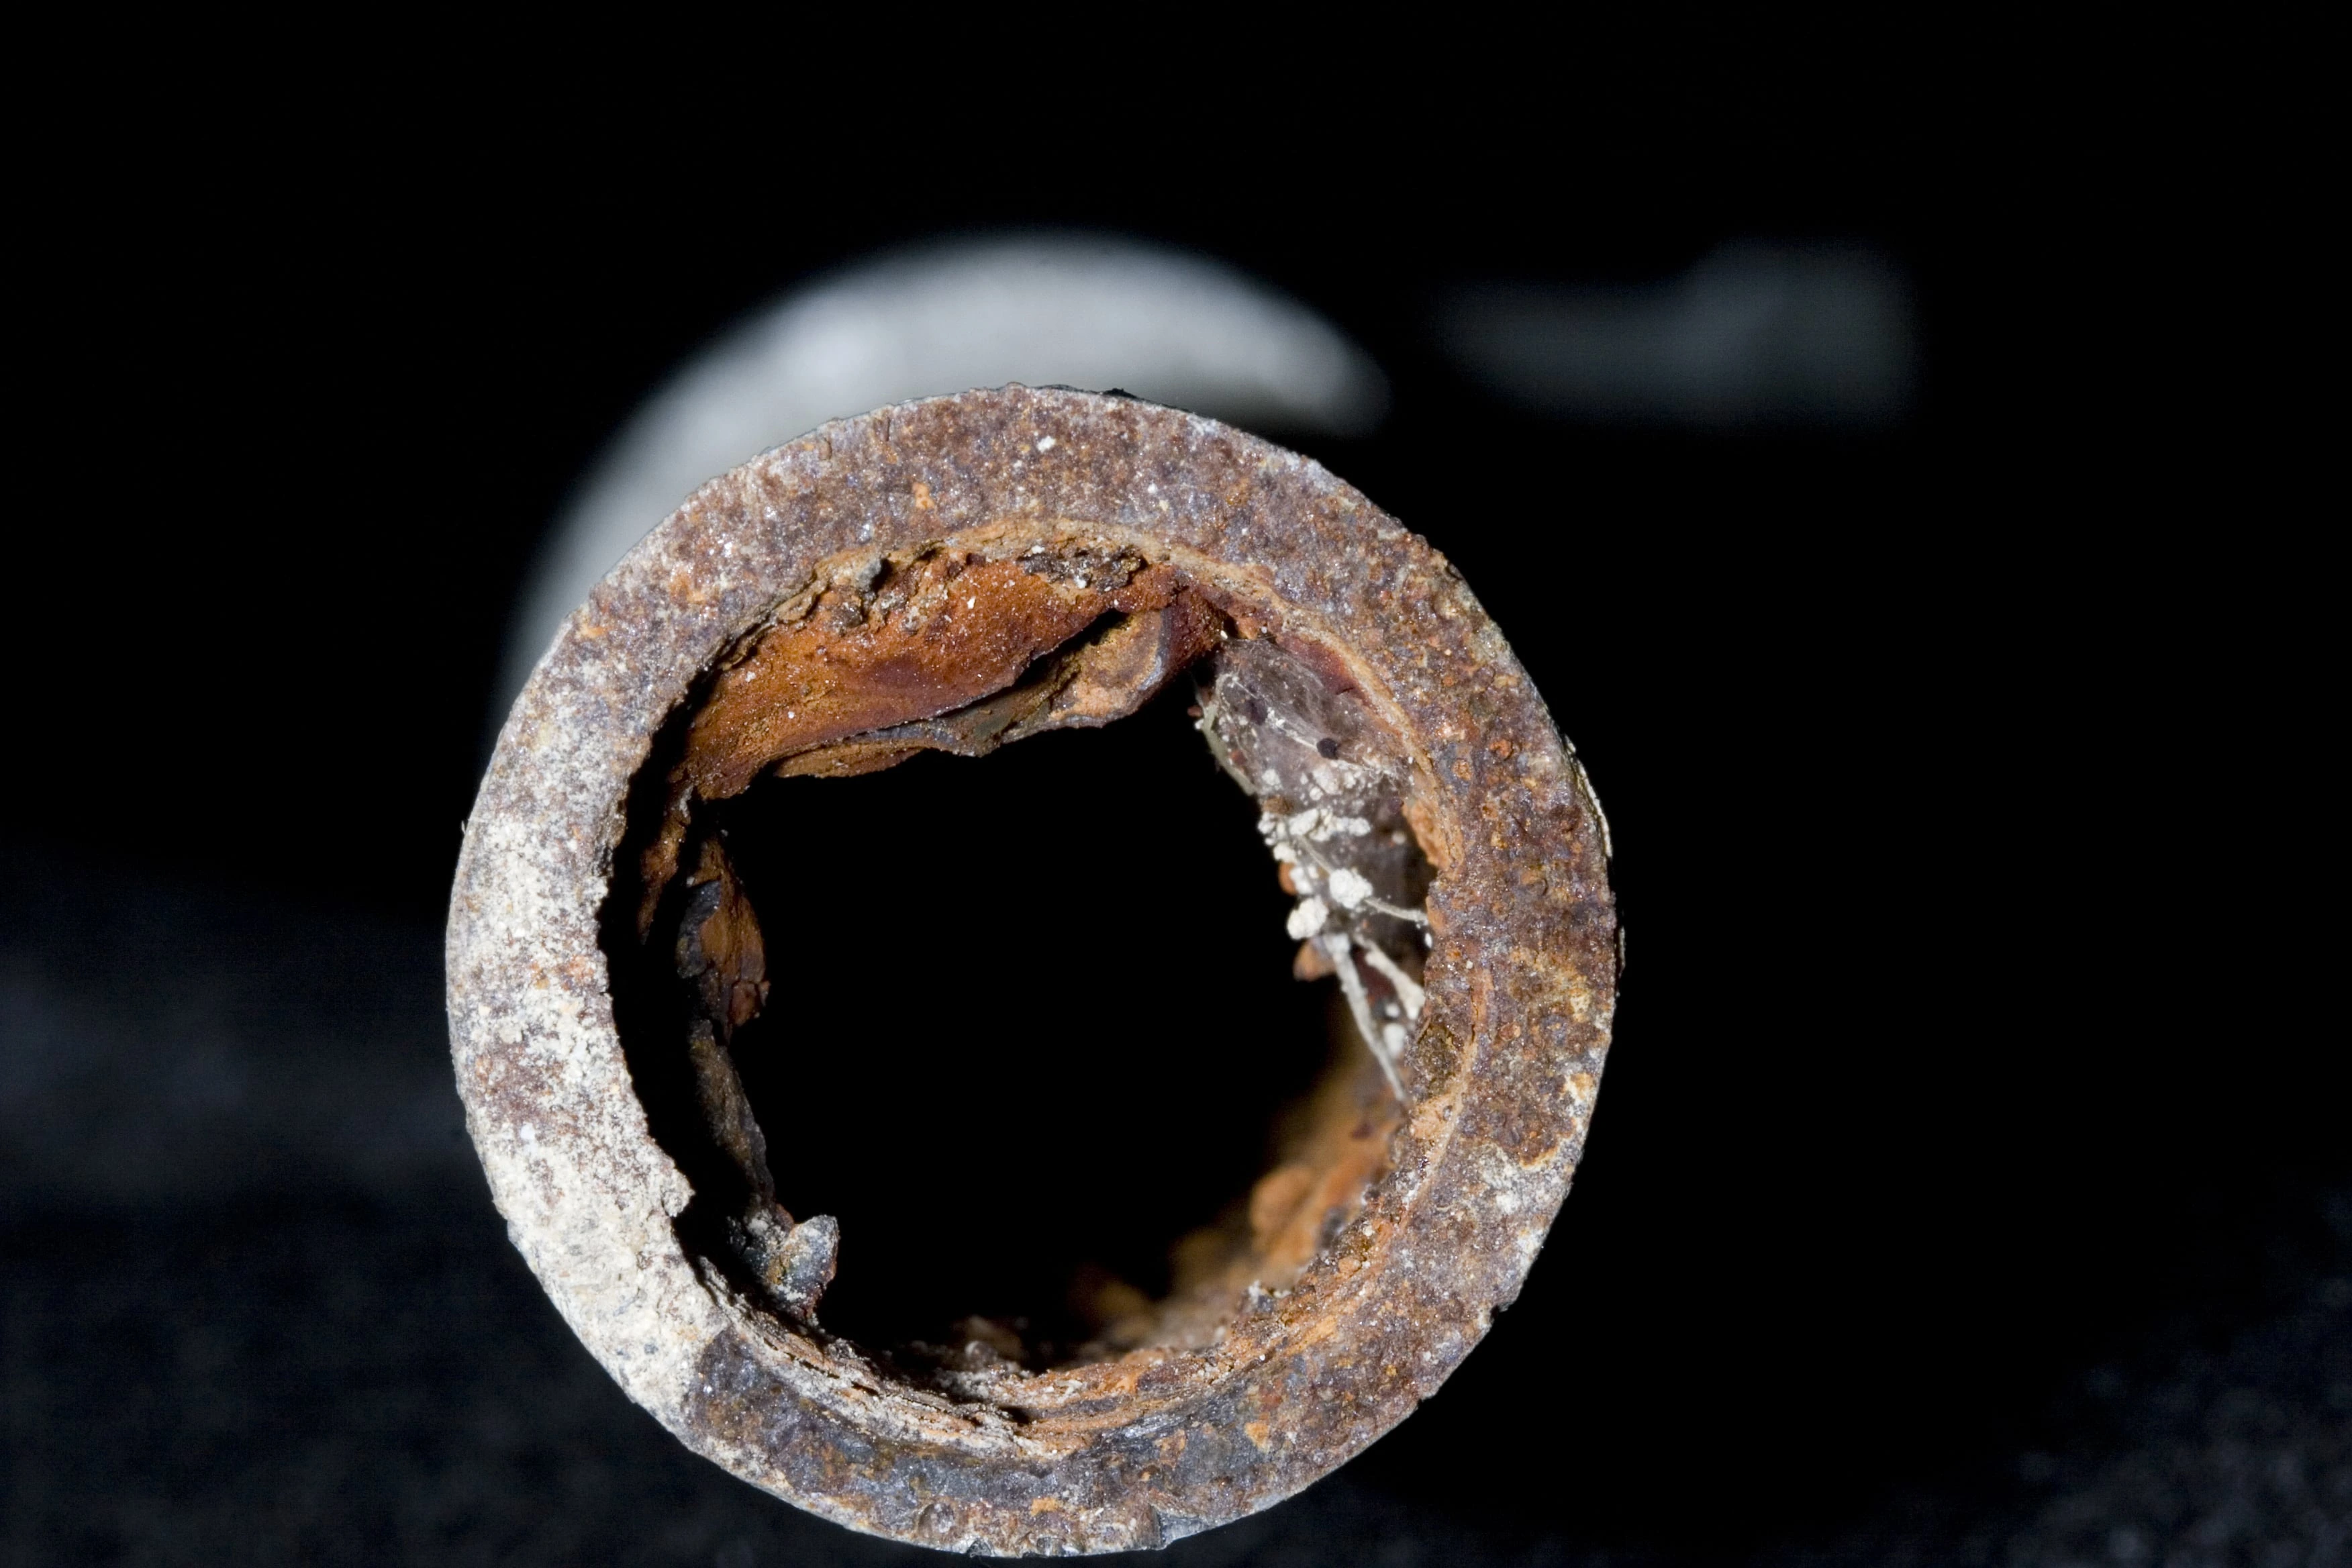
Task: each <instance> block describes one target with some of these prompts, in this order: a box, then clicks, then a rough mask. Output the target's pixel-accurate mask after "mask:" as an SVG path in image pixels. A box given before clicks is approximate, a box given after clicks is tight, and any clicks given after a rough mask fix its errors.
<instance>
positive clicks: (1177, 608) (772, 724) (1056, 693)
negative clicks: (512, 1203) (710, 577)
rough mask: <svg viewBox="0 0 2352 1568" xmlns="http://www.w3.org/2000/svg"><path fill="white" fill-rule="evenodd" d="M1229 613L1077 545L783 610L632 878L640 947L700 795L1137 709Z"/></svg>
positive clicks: (694, 729)
mask: <svg viewBox="0 0 2352 1568" xmlns="http://www.w3.org/2000/svg"><path fill="white" fill-rule="evenodd" d="M1225 627H1226V622H1225V619H1224V617H1223V616H1222V615H1221V614H1220V613H1219V612H1218V611H1217V610H1216V609H1215V608H1213V606H1212V605H1210V604H1209V603H1208V602H1207V600H1206V599H1205V598H1203V597H1202V595H1200V594H1198V593H1196V592H1194V591H1193V589H1192V585H1191V584H1188V583H1186V581H1185V580H1184V578H1183V577H1182V575H1181V574H1179V573H1177V572H1176V571H1175V570H1173V569H1172V568H1171V567H1169V566H1166V565H1146V564H1144V563H1142V562H1141V561H1139V560H1138V559H1136V558H1134V557H1132V556H1131V555H1121V554H1117V553H1114V554H1111V555H1108V556H1106V555H1103V554H1102V553H1100V552H1088V551H1085V550H1083V549H1073V550H1067V551H1053V552H1047V551H1044V550H1033V551H1032V552H1030V553H1029V554H1026V555H1022V556H1015V557H1012V558H1008V559H988V558H985V557H984V556H983V555H982V553H981V552H980V551H979V550H977V549H975V548H971V547H965V546H958V545H954V544H951V543H950V544H938V545H932V546H930V547H928V548H926V549H923V550H921V551H919V552H913V553H911V554H910V555H909V556H908V557H906V558H904V559H899V560H896V561H893V562H887V563H884V565H883V569H882V570H881V571H879V572H877V573H871V574H864V579H863V580H861V574H857V573H856V572H854V571H853V572H845V573H844V574H841V575H839V576H836V577H835V578H834V579H833V580H831V581H829V582H828V583H827V584H826V585H824V586H823V587H822V588H820V589H818V590H817V591H815V592H814V594H813V595H804V596H803V597H802V598H800V599H796V600H794V601H793V603H792V604H791V605H788V607H787V609H786V610H785V611H784V612H782V613H780V614H779V616H778V617H777V618H776V620H775V621H774V622H773V623H772V624H771V625H770V626H767V627H766V628H764V629H763V630H761V631H760V632H758V633H755V634H754V635H753V637H751V639H750V642H749V645H748V647H746V648H744V649H742V650H741V651H740V652H739V654H738V655H737V657H736V658H734V659H733V660H732V662H730V663H726V664H724V666H723V668H720V669H719V670H718V671H717V672H716V673H715V674H714V676H713V678H712V681H711V685H710V689H709V695H708V697H707V698H706V699H705V700H704V702H703V705H702V707H701V708H700V710H698V711H697V712H696V713H695V714H694V717H693V719H692V721H690V723H689V724H688V729H687V733H686V747H685V756H684V758H683V759H682V760H681V761H680V762H679V763H678V764H677V767H676V768H674V769H673V770H672V771H671V773H670V776H669V791H670V799H669V810H668V815H667V818H666V820H665V821H664V823H663V825H662V828H661V831H660V832H659V833H658V834H657V835H656V837H655V838H654V841H653V843H652V844H651V845H649V846H648V847H647V848H646V851H645V854H644V857H643V860H642V864H641V866H640V871H641V874H642V876H643V881H644V889H643V898H642V900H641V903H640V906H639V910H638V931H639V933H640V934H641V935H643V934H646V933H647V932H649V931H651V930H652V926H653V921H654V916H655V912H656V909H657V908H658V906H659V903H660V900H661V898H662V896H663V893H664V891H665V889H667V887H668V885H669V883H670V881H671V880H672V879H673V878H674V877H675V876H676V874H677V867H678V863H679V859H680V857H681V855H682V854H683V852H684V850H685V846H686V840H687V835H688V826H689V823H690V821H691V818H692V816H693V807H694V803H695V802H696V801H698V800H701V801H711V800H723V799H726V798H728V797H729V796H731V795H740V794H741V793H742V792H743V791H744V790H746V789H748V788H749V787H751V783H752V781H753V780H755V779H757V778H759V777H760V776H761V774H762V773H769V772H773V773H778V774H780V775H783V776H788V777H791V776H803V777H814V778H847V777H851V776H853V775H856V774H858V773H875V772H877V771H879V770H881V769H883V768H887V767H891V766H894V765H895V764H897V763H901V762H904V761H905V760H906V759H908V757H911V756H913V755H914V754H915V753H916V752H920V751H926V750H937V751H946V752H955V753H957V754H960V755H964V756H978V755H981V754H982V753H984V752H989V751H991V750H993V749H994V748H995V747H996V746H998V745H1000V744H1002V743H1003V742H1007V741H1013V740H1019V739H1022V738H1023V737H1024V736H1026V735H1032V734H1037V733H1041V732H1043V731H1046V730H1052V729H1066V728H1073V727H1091V726H1096V725H1101V724H1107V723H1108V722H1110V721H1112V720H1114V719H1118V718H1122V717H1124V716H1125V715H1127V714H1129V713H1132V712H1134V711H1135V710H1136V709H1137V708H1139V707H1140V706H1141V705H1142V703H1143V702H1144V701H1145V700H1148V699H1149V698H1150V696H1151V694H1152V693H1153V692H1155V691H1157V690H1158V689H1160V687H1161V686H1162V685H1163V684H1165V683H1166V682H1167V681H1168V680H1169V679H1171V678H1172V677H1174V676H1175V675H1176V673H1177V672H1178V671H1180V670H1181V669H1182V668H1184V667H1185V666H1186V665H1188V664H1190V663H1192V661H1193V660H1195V659H1197V658H1200V657H1201V656H1202V655H1203V654H1205V653H1207V652H1209V651H1210V650H1211V649H1212V648H1213V647H1216V646H1217V644H1218V642H1219V641H1220V640H1221V639H1222V638H1223V636H1224V635H1225Z"/></svg>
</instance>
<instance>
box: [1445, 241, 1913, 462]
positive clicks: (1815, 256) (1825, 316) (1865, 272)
mask: <svg viewBox="0 0 2352 1568" xmlns="http://www.w3.org/2000/svg"><path fill="white" fill-rule="evenodd" d="M1437 331H1438V338H1439V341H1440V342H1441V343H1442V344H1443V346H1444V350H1445V352H1446V354H1447V356H1448V357H1449V358H1450V359H1451V360H1452V361H1453V363H1454V366H1455V368H1456V369H1458V370H1460V371H1461V372H1463V373H1464V374H1465V375H1467V376H1468V377H1469V378H1470V379H1471V380H1472V381H1474V382H1476V383H1477V384H1479V385H1481V386H1482V387H1484V388H1485V389H1486V391H1488V392H1489V393H1491V394H1493V395H1496V396H1498V397H1501V398H1502V399H1504V400H1505V401H1507V402H1509V403H1513V404H1517V405H1519V406H1520V407H1523V408H1526V409H1528V410H1530V411H1532V412H1535V413H1539V414H1547V415H1551V416H1557V417H1561V418H1567V419H1576V420H1583V421H1589V422H1592V423H1601V424H1637V425H1638V424H1647V425H1675V426H1698V427H1703V428H1714V429H1735V428H1739V427H1743V426H1748V427H1755V426H1762V427H1772V426H1780V427H1790V426H1827V427H1844V428H1852V429H1871V428H1885V427H1886V426H1892V425H1895V424H1896V423H1899V422H1900V421H1901V420H1902V418H1903V417H1904V416H1905V415H1906V414H1907V413H1908V412H1909V410H1910V406H1911V403H1912V399H1913V397H1914V396H1915V395H1916V386H1917V382H1918V369H1917V344H1916V330H1915V327H1914V324H1913V315H1912V306H1911V294H1910V288H1909V285H1908V283H1907V281H1906V279H1905V277H1904V275H1903V272H1902V270H1901V269H1900V268H1897V267H1896V266H1895V263H1894V262H1893V261H1892V260H1891V259H1889V258H1887V257H1885V255H1883V254H1881V253H1879V252H1877V251H1875V250H1871V249H1867V248H1864V247H1853V246H1772V245H1762V244H1757V243H1747V242H1744V243H1740V244H1736V245H1728V246H1726V247H1723V248H1721V249H1719V250H1717V251H1716V252H1715V253H1714V254H1712V255H1710V256H1708V257H1707V258H1706V259H1705V260H1703V261H1701V262H1700V263H1699V264H1698V265H1697V266H1696V267H1694V268H1691V270H1690V271H1688V272H1686V273H1685V274H1684V275H1683V276H1682V277H1681V278H1679V279H1674V280H1673V281H1670V282H1667V283H1663V284H1654V285H1649V286H1645V287H1638V288H1615V289H1596V288H1546V287H1528V286H1516V285H1486V286H1481V287H1476V288H1468V289H1459V290H1456V291H1455V292H1454V293H1453V294H1452V295H1451V296H1450V297H1448V298H1447V299H1446V300H1444V302H1443V304H1442V305H1441V306H1440V308H1439V310H1438V319H1437Z"/></svg>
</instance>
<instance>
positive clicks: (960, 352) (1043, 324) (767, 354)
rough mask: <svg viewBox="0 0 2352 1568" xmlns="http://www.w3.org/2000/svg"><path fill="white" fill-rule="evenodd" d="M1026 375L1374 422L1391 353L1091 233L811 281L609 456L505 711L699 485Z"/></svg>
mask: <svg viewBox="0 0 2352 1568" xmlns="http://www.w3.org/2000/svg"><path fill="white" fill-rule="evenodd" d="M1012 381H1019V382H1024V383H1026V384H1030V385H1033V386H1034V385H1067V386H1079V387H1086V388H1088V389H1092V390H1104V389H1107V388H1110V387H1118V388H1121V389H1123V390H1125V391H1128V392H1131V393H1133V394H1135V395H1137V396H1139V397H1142V398H1147V399H1149V400H1150V401H1151V402H1154V403H1164V404H1168V405H1171V406H1174V407H1178V408H1185V409H1190V410H1192V411H1193V412H1195V413H1199V414H1206V415H1211V416H1214V417H1216V418H1219V419H1223V420H1226V421H1228V422H1230V423H1233V424H1236V425H1240V426H1245V427H1248V428H1252V429H1256V430H1261V431H1275V432H1282V433H1290V434H1305V435H1335V436H1353V435H1360V434H1363V433H1364V432H1366V431H1368V430H1370V428H1371V427H1372V426H1374V425H1376V424H1377V423H1378V422H1379V420H1380V417H1381V414H1382V413H1383V412H1384V411H1385V410H1386V407H1387V404H1388V386H1387V382H1386V380H1385V379H1384V378H1383V377H1382V375H1381V370H1380V367H1379V366H1378V365H1376V364H1375V363H1373V362H1372V360H1371V359H1370V356H1369V355H1367V354H1366V353H1364V352H1363V351H1362V350H1361V349H1360V348H1358V347H1357V346H1356V345H1355V344H1353V343H1352V342H1349V340H1348V339H1347V338H1346V337H1345V336H1344V335H1342V334H1341V333H1340V332H1339V330H1338V329H1337V328H1335V327H1333V326H1332V325H1331V324H1330V323H1329V322H1328V321H1324V320H1323V319H1322V318H1321V317H1320V316H1318V315H1317V314H1316V313H1315V312H1313V311H1312V310H1308V309H1307V308H1306V307H1305V306H1304V305H1301V304H1299V303H1298V302H1297V301H1296V300H1291V299H1289V298H1287V297H1286V296H1285V295H1283V294H1281V293H1279V292H1277V291H1276V290H1275V289H1270V288H1268V287H1267V286H1266V285H1265V284H1263V283H1261V282H1258V281H1257V280H1256V279H1252V278H1250V277H1249V276H1247V275H1246V274H1244V273H1242V272H1240V271H1237V270H1235V269H1234V268H1230V267H1227V266H1224V265H1223V264H1221V263H1218V262H1215V261H1213V260H1209V259H1207V258H1202V257H1199V256H1194V255H1191V254H1188V253H1185V252H1182V251H1178V250H1172V249H1169V248H1166V247H1160V246H1153V245H1148V244H1144V243H1141V242H1139V241H1135V240H1129V239H1123V238H1118V237H1106V236H1092V235H1085V234H1042V235H1028V236H1014V237H994V238H989V239H980V240H965V241H955V242H948V243H942V244H938V245H931V246H926V247H920V248H918V249H914V250H909V251H903V252H899V253H898V254H895V255H889V256H885V257H882V258H877V259H875V260H871V261H867V262H863V263H860V264H857V265H855V266H852V267H850V268H845V270H842V271H840V272H837V273H835V274H834V275H833V276H831V277H830V278H827V279H821V280H819V281H817V282H815V283H813V284H810V285H809V286H807V287H805V288H803V289H795V290H793V292H791V293H788V294H786V295H785V296H783V297H782V299H780V300H777V301H776V302H775V303H774V304H772V305H771V306H769V307H768V308H767V309H765V310H761V311H760V312H759V313H758V314H756V315H754V316H752V317H751V319H749V320H747V321H744V322H742V323H741V324H740V325H739V326H737V327H735V328H734V329H732V330H731V331H728V332H727V333H726V334H725V335H723V336H722V337H720V338H719V340H718V341H717V342H714V343H712V344H711V345H710V346H709V348H707V349H705V350H704V351H703V352H702V353H700V354H698V356H696V357H695V358H694V359H693V360H691V361H689V362H688V363H687V364H686V365H685V366H683V367H682V368H681V369H680V370H679V371H678V372H677V374H676V375H675V376H673V377H672V378H671V379H670V381H669V382H668V384H666V385H665V386H663V387H662V388H661V389H660V390H658V391H657V392H656V393H655V394H654V395H652V396H651V397H650V398H648V399H647V400H646V403H645V404H644V405H643V406H641V407H640V408H639V409H638V410H637V412H636V413H635V415H634V416H632V417H631V418H630V420H629V422H628V423H627V425H626V426H624V427H623V428H622V430H621V431H620V433H619V434H618V435H616V436H615V437H614V438H613V440H612V442H611V443H610V444H609V445H608V446H607V447H605V449H604V452H603V453H602V454H600V455H599V456H598V458H596V460H595V462H594V463H593V465H592V466H591V468H589V470H588V472H587V473H586V475H585V476H584V477H583V479H582V482H581V484H580V487H579V489H578V490H577V491H576V493H575V494H574V496H573V498H572V501H571V503H570V504H569V505H568V506H567V507H566V509H565V510H564V512H563V514H562V517H561V518H560V519H559V520H558V521H557V522H556V524H555V526H554V528H553V529H552V531H551V533H550V536H549V539H548V542H547V544H546V546H545V547H544V549H543V551H542V552H541V558H540V561H539V563H538V565H537V567H536V568H535V570H534V571H533V573H532V574H531V577H530V581H529V583H528V584H527V585H526V587H525V589H524V593H523V595H522V599H521V602H520V605H518V608H517V611H516V615H515V618H514V621H513V623H512V625H511V626H510V628H509V646H508V656H507V663H506V668H505V671H504V677H503V681H502V684H501V686H500V689H499V692H498V694H497V698H496V703H495V707H494V710H493V713H492V721H493V724H495V723H496V722H497V721H499V720H502V719H503V718H504V716H505V713H506V709H507V706H508V704H509V703H510V702H511V701H512V700H513V698H514V694H515V693H516V692H517V691H518V690H520V689H521V687H522V683H523V682H524V680H525V679H528V678H529V676H530V670H531V667H532V666H533V665H534V664H536V663H537V662H538V659H539V657H540V655H541V653H542V652H544V651H545V650H546V648H547V646H548V644H549V643H550V642H551V640H552V639H553V637H554V636H555V632H556V628H557V627H558V626H561V625H562V621H563V617H564V616H567V615H569V614H570V613H571V611H572V607H573V606H574V605H578V604H579V603H580V602H581V601H582V600H583V599H585V598H586V597H587V596H588V592H589V590H590V589H591V588H593V587H594V586H595V584H597V582H598V581H600V580H601V579H602V578H603V577H604V574H605V573H606V572H608V571H610V570H611V569H612V567H613V565H614V563H616V562H617V561H619V560H620V558H621V557H622V556H623V555H624V554H625V553H627V552H628V550H629V548H630V546H632V545H634V544H635V543H636V542H637V541H638V540H639V539H641V538H643V537H644V536H645V535H646V532H647V531H649V530H651V529H652V528H653V526H654V525H655V524H656V523H657V522H659V521H661V520H662V519H663V518H665V517H667V516H668V515H669V513H670V512H671V511H672V510H675V509H676V508H677V505H678V503H679V502H681V501H683V500H685V499H686V498H687V496H688V494H689V493H691V492H692V491H693V490H694V489H695V488H696V487H697V486H698V485H700V484H701V483H702V482H703V481H704V480H705V479H709V478H710V477H711V476H712V475H714V474H719V473H723V472H725V471H726V470H727V469H729V468H733V467H734V466H735V465H737V464H738V463H740V462H742V461H744V460H745V459H746V458H751V457H752V456H753V455H755V454H757V453H759V452H762V451H765V450H767V449H768V448H769V447H774V446H776V445H778V444H780V443H782V442H784V441H788V440H790V439H792V438H793V437H795V436H799V435H802V434H803V433H804V432H806V431H808V430H811V429H814V427H815V426H818V425H821V424H823V423H824V421H826V420H827V419H832V418H835V417H838V416H845V415H852V414H863V413H865V412H866V411H867V410H868V409H872V408H878V407H880V406H882V405H886V404H891V403H900V402H905V401H908V400H909V399H912V398H918V397H930V396H935V395H940V394H944V393H955V392H965V391H970V390H971V389H972V388H974V387H983V386H1000V385H1003V384H1005V383H1006V382H1012Z"/></svg>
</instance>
